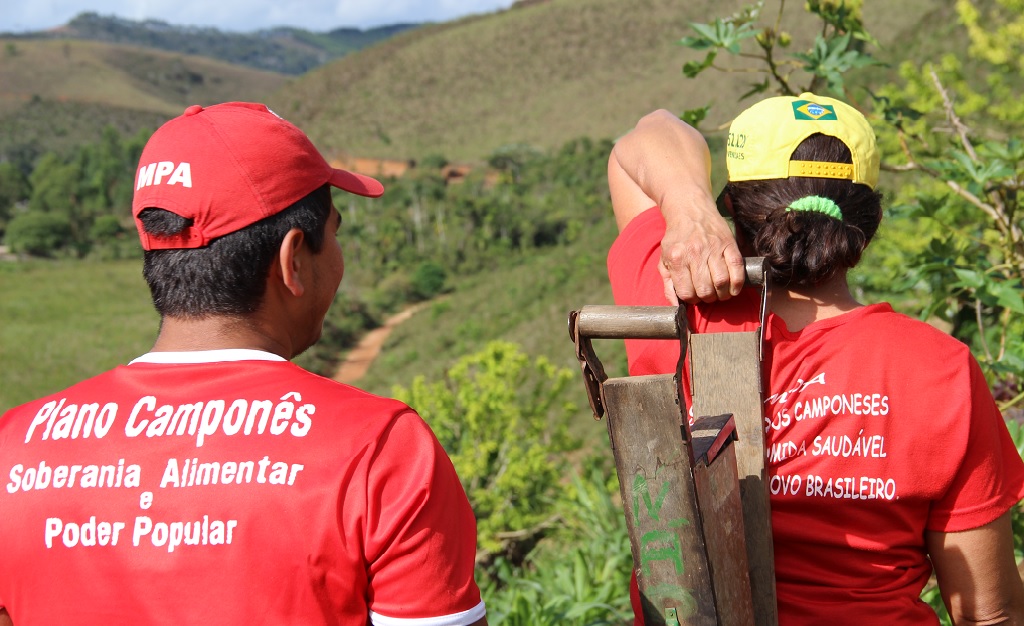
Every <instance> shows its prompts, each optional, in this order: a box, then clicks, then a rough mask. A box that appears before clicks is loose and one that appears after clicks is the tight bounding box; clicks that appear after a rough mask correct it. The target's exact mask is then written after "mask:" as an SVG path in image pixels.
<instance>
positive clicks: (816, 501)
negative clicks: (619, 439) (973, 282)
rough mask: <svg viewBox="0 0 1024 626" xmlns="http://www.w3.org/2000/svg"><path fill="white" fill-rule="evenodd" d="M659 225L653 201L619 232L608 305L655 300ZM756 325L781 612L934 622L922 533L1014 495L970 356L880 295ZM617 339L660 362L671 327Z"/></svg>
mask: <svg viewBox="0 0 1024 626" xmlns="http://www.w3.org/2000/svg"><path fill="white" fill-rule="evenodd" d="M664 232H665V222H664V220H663V218H662V216H661V213H660V211H659V210H657V209H656V208H655V209H651V210H648V211H646V212H644V213H643V214H641V215H640V216H638V217H637V218H635V219H634V220H633V221H632V222H631V223H630V224H629V225H628V227H627V228H626V229H625V230H624V231H623V232H622V233H621V234H620V236H619V237H618V239H616V241H615V243H614V244H613V246H612V248H611V251H610V253H609V255H608V272H609V276H610V278H611V283H612V291H613V294H614V298H615V302H616V303H617V304H622V305H626V304H629V305H666V304H668V303H667V302H666V300H665V296H664V295H663V294H664V288H663V285H662V280H661V277H660V275H659V274H658V270H657V263H659V262H660V244H661V239H662V237H663V236H664ZM759 304H760V302H759V299H758V294H757V293H756V292H755V291H753V290H748V291H745V292H744V293H743V294H741V295H740V296H738V297H736V298H732V299H730V300H727V301H725V302H720V303H715V304H711V305H700V306H696V307H690V308H689V310H688V316H689V318H690V324H691V331H692V332H698V333H702V332H725V331H730V330H734V331H735V330H751V329H753V328H756V327H757V324H758V313H759V311H758V306H759ZM765 334H766V341H767V343H768V349H767V350H766V352H767V354H766V357H765V363H764V368H765V369H766V370H767V372H768V386H767V392H766V394H765V395H766V399H765V405H764V408H765V444H766V452H767V455H768V465H769V471H768V474H769V481H770V482H769V487H770V492H771V507H772V532H773V536H774V541H775V560H776V562H775V571H776V583H777V590H778V600H779V619H780V623H782V624H785V625H793V624H801V625H802V624H808V625H810V624H822V623H829V624H832V625H839V624H876V623H877V624H881V623H885V624H912V623H913V624H919V623H935V624H937V623H938V621H937V619H936V617H935V614H934V612H933V611H932V610H931V608H930V607H928V605H927V604H925V603H923V602H921V601H920V600H919V595H920V592H921V589H922V588H923V587H924V585H925V583H926V582H927V580H928V578H929V576H930V574H931V571H932V568H931V563H930V561H929V560H928V558H927V554H926V551H925V544H924V533H925V531H926V530H932V531H944V532H955V531H961V530H968V529H971V528H976V527H978V526H982V525H984V524H986V523H988V522H990V521H992V520H994V519H996V518H997V517H999V516H1000V515H1002V514H1003V513H1005V512H1006V511H1007V510H1008V509H1009V508H1010V507H1011V506H1013V505H1014V504H1015V503H1016V502H1018V501H1019V500H1020V499H1021V498H1022V497H1024V463H1022V462H1021V459H1020V456H1019V455H1018V453H1017V451H1016V448H1015V447H1014V445H1013V442H1012V440H1011V439H1010V436H1009V433H1008V432H1007V429H1006V426H1005V423H1004V422H1003V419H1002V416H1001V415H1000V413H999V411H998V409H997V408H996V405H995V402H994V401H993V399H992V396H991V393H990V391H989V389H988V387H987V385H986V382H985V379H984V377H983V376H982V373H981V370H980V369H979V367H978V364H977V363H976V361H975V360H974V358H973V357H972V355H971V354H970V351H969V350H968V349H967V347H966V346H965V345H964V344H962V343H960V342H959V341H956V340H955V339H953V338H951V337H950V336H948V335H946V334H944V333H942V332H940V331H938V330H936V329H934V328H932V327H931V326H929V325H927V324H925V323H923V322H920V321H917V320H914V319H911V318H909V317H906V316H904V315H900V314H898V313H895V312H894V311H893V310H892V308H891V307H890V306H889V305H888V304H875V305H870V306H864V307H861V308H858V309H856V310H854V311H851V312H849V313H846V314H843V315H839V316H837V317H832V318H829V319H825V320H821V321H818V322H815V323H813V324H811V325H809V326H807V327H806V328H803V329H801V330H800V331H798V332H790V331H789V330H788V329H787V328H786V325H785V323H784V322H783V321H782V319H781V318H779V317H778V316H775V315H769V317H768V320H767V324H766V329H765ZM626 352H627V356H628V359H629V370H630V373H631V374H633V375H644V374H655V373H670V372H673V371H675V365H676V361H677V360H678V358H679V350H678V344H677V343H676V344H675V345H673V342H671V341H653V340H631V341H627V342H626ZM687 382H688V381H687ZM685 386H686V387H688V384H687V385H685Z"/></svg>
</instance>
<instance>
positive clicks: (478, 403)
mask: <svg viewBox="0 0 1024 626" xmlns="http://www.w3.org/2000/svg"><path fill="white" fill-rule="evenodd" d="M572 380H573V373H572V372H571V371H570V370H568V369H565V368H557V367H555V366H554V365H552V364H551V363H550V362H549V361H548V360H547V359H545V358H543V357H541V358H537V359H535V360H532V361H531V359H530V358H529V357H528V356H527V355H525V354H524V353H523V352H521V351H520V350H519V347H518V346H516V345H515V344H512V343H508V342H501V341H492V342H490V343H488V344H487V345H486V347H485V348H484V349H483V350H481V351H480V352H477V353H475V354H471V355H469V356H466V357H463V358H461V359H459V360H458V361H457V362H456V363H455V365H453V366H452V367H451V368H450V369H449V370H448V372H447V374H446V375H445V378H444V380H442V381H437V382H427V381H426V380H425V378H424V377H422V376H419V377H417V378H416V379H415V380H414V381H413V384H412V387H411V388H410V389H405V388H402V387H396V388H395V389H394V394H395V396H396V397H398V398H401V399H402V400H404V401H406V402H407V403H408V404H409V405H410V406H413V407H415V408H416V410H417V411H419V412H420V415H422V416H423V418H424V419H425V420H426V421H427V423H429V424H430V426H431V428H432V429H433V430H434V433H435V434H436V435H437V438H438V440H439V441H440V442H441V445H442V446H443V447H444V449H445V450H446V451H447V452H448V454H449V456H450V457H451V459H452V463H453V464H454V465H455V469H456V471H457V472H458V474H459V478H460V479H461V480H462V485H463V487H464V488H465V489H466V494H467V495H468V496H469V500H470V503H471V504H472V506H473V510H474V512H475V513H476V515H477V527H478V532H479V544H480V549H481V550H484V551H487V552H490V553H493V554H500V553H505V552H508V551H509V550H510V549H513V547H512V546H511V545H510V544H511V543H512V542H514V541H515V539H516V537H515V536H512V535H509V534H508V533H510V532H513V531H526V534H525V535H524V536H523V537H519V538H520V539H521V538H524V537H525V538H528V539H535V537H533V535H532V534H531V533H534V532H540V531H541V530H543V529H542V528H541V526H542V524H544V523H545V522H546V521H548V520H549V519H550V518H551V517H552V516H553V515H554V508H553V507H554V503H555V502H556V501H557V500H558V499H559V498H560V497H561V496H562V494H563V492H564V486H563V485H562V484H561V478H562V476H564V475H565V473H566V471H567V462H566V460H565V457H564V455H562V454H561V453H563V452H565V451H567V450H570V449H572V448H573V447H575V445H576V443H575V442H574V441H573V439H572V438H570V437H569V434H568V430H567V427H566V422H567V417H568V415H570V414H571V410H572V408H573V407H566V406H560V405H557V404H556V402H557V399H558V397H559V396H560V394H561V392H562V390H563V389H564V388H565V386H566V385H568V384H569V383H570V381H572Z"/></svg>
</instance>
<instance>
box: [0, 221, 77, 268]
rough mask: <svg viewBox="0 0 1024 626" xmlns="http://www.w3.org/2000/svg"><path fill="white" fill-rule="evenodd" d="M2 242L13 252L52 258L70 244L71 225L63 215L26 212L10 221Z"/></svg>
mask: <svg viewBox="0 0 1024 626" xmlns="http://www.w3.org/2000/svg"><path fill="white" fill-rule="evenodd" d="M4 240H5V241H6V243H7V245H8V246H10V248H11V251H13V252H23V253H26V254H31V255H34V256H47V257H48V256H53V254H54V253H55V252H57V251H58V250H60V249H61V248H63V247H65V246H67V245H68V244H69V243H70V242H71V223H70V222H69V221H68V218H67V217H66V216H64V215H59V214H56V213H42V212H39V211H28V212H27V213H22V214H21V215H18V216H16V217H15V218H14V219H13V220H11V223H10V224H8V225H7V233H6V236H5V239H4Z"/></svg>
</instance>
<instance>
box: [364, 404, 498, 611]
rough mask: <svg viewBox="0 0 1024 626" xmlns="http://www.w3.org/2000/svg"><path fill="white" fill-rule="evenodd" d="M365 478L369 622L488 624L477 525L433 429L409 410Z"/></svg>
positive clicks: (387, 437) (398, 420) (383, 439)
mask: <svg viewBox="0 0 1024 626" xmlns="http://www.w3.org/2000/svg"><path fill="white" fill-rule="evenodd" d="M368 471H369V475H368V476H367V477H366V489H367V493H366V499H367V500H366V501H367V513H366V522H365V523H366V538H365V551H366V556H367V561H368V563H369V565H368V572H367V573H368V578H369V605H370V611H371V613H370V616H371V621H372V622H373V623H374V624H378V625H384V626H399V625H401V624H413V623H414V624H416V625H417V626H461V625H464V624H471V623H473V622H475V621H477V620H478V619H480V618H481V617H483V616H484V613H485V612H484V605H483V602H482V601H481V599H480V591H479V589H478V588H477V585H476V582H475V581H474V578H473V570H474V564H475V558H476V519H475V517H474V515H473V511H472V509H471V508H470V506H469V501H468V500H467V498H466V493H465V491H464V490H463V488H462V485H461V483H460V482H459V479H458V476H457V475H456V473H455V468H454V467H453V466H452V463H451V460H450V459H449V458H448V455H447V454H446V453H445V451H444V450H443V449H442V448H441V445H440V444H439V443H438V441H437V439H436V437H435V436H434V434H433V432H432V431H431V430H430V428H429V427H428V426H427V425H426V423H424V422H423V420H422V419H421V418H420V417H419V416H418V415H416V413H414V412H412V411H411V410H407V411H405V412H403V413H400V414H399V415H398V416H397V417H396V418H395V420H394V421H393V423H392V424H391V426H390V427H389V429H388V430H387V431H386V432H385V433H384V434H383V436H382V437H381V439H380V441H379V444H378V446H377V450H376V452H375V454H374V458H373V459H372V461H371V462H370V464H369V470H368ZM410 620H412V621H410Z"/></svg>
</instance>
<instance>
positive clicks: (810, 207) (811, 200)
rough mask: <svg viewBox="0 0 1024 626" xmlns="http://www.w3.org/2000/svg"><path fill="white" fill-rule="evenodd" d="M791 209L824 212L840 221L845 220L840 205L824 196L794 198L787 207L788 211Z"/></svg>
mask: <svg viewBox="0 0 1024 626" xmlns="http://www.w3.org/2000/svg"><path fill="white" fill-rule="evenodd" d="M789 211H813V212H814V213H824V214H825V215H827V216H829V217H834V218H836V219H837V220H839V221H842V220H843V212H842V211H841V210H840V209H839V205H838V204H836V203H835V202H834V201H833V200H831V199H829V198H822V197H821V196H805V197H803V198H800V199H799V200H794V201H793V203H792V204H790V205H789V206H788V207H786V212H787V213H788V212H789Z"/></svg>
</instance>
